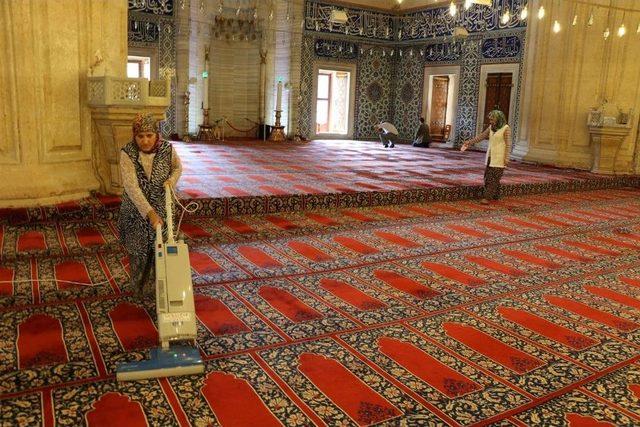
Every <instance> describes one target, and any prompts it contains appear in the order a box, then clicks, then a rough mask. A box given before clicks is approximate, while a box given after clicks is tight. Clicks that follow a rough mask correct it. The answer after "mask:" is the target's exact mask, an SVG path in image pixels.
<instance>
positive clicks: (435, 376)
mask: <svg viewBox="0 0 640 427" xmlns="http://www.w3.org/2000/svg"><path fill="white" fill-rule="evenodd" d="M378 348H379V349H380V352H381V353H382V354H384V355H386V356H387V357H389V358H391V359H392V360H393V361H395V362H396V363H397V364H399V365H400V366H402V367H403V368H405V369H406V370H407V371H409V372H411V373H412V374H413V375H414V376H416V377H417V378H419V379H421V380H422V381H424V382H425V383H427V384H429V385H430V386H431V387H433V388H435V389H436V390H438V391H439V392H440V393H442V394H444V395H445V396H447V397H448V398H449V399H455V398H456V397H460V396H464V395H466V394H469V393H474V392H476V391H479V390H482V389H483V387H482V386H481V385H480V384H478V383H476V382H475V381H472V380H470V379H469V378H467V377H465V376H464V375H462V374H460V373H459V372H457V371H455V370H453V369H451V368H450V367H448V366H447V365H445V364H444V363H442V362H440V361H439V360H438V359H436V358H434V357H432V356H430V355H429V354H427V353H426V352H424V351H423V350H422V349H420V348H418V347H416V346H415V345H413V344H411V343H408V342H405V341H400V340H398V339H395V338H389V337H386V336H383V337H381V338H380V339H379V340H378Z"/></svg>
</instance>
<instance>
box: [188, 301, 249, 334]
mask: <svg viewBox="0 0 640 427" xmlns="http://www.w3.org/2000/svg"><path fill="white" fill-rule="evenodd" d="M194 301H195V307H196V316H198V320H200V322H202V324H203V325H204V326H205V327H206V328H207V329H208V330H209V332H211V333H212V334H213V335H215V336H220V335H230V334H237V333H241V332H250V331H251V329H250V328H249V327H248V326H247V325H246V324H244V322H242V320H240V319H239V318H238V317H237V316H236V315H235V314H233V312H232V311H231V310H230V309H229V307H227V306H226V305H225V304H224V303H223V302H222V301H220V300H219V299H216V298H211V297H209V296H206V295H201V294H196V295H194Z"/></svg>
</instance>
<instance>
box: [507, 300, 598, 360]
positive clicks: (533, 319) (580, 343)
mask: <svg viewBox="0 0 640 427" xmlns="http://www.w3.org/2000/svg"><path fill="white" fill-rule="evenodd" d="M498 313H499V314H500V316H502V317H503V318H504V319H506V320H509V321H511V322H513V323H516V324H518V325H520V326H522V327H523V328H526V329H528V330H530V331H533V332H535V333H537V334H539V335H542V336H543V337H547V338H549V339H550V340H553V341H556V342H558V343H560V344H563V345H565V346H567V347H571V348H573V349H574V350H584V349H586V348H589V347H593V346H594V345H596V344H599V342H598V341H597V340H594V339H593V338H589V337H587V336H585V335H583V334H580V333H578V332H575V331H572V330H571V329H568V328H565V327H564V326H560V325H556V324H555V323H553V322H550V321H548V320H547V319H544V318H542V317H539V316H536V315H535V314H532V313H529V312H528V311H525V310H520V309H517V308H512V307H505V306H499V307H498Z"/></svg>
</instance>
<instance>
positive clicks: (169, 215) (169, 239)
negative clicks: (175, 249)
mask: <svg viewBox="0 0 640 427" xmlns="http://www.w3.org/2000/svg"><path fill="white" fill-rule="evenodd" d="M172 194H173V192H172V191H171V184H169V183H168V182H165V183H164V195H165V197H164V200H165V211H166V213H167V243H169V244H174V243H175V240H174V238H173V204H172V203H171V196H172Z"/></svg>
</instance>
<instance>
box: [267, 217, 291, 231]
mask: <svg viewBox="0 0 640 427" xmlns="http://www.w3.org/2000/svg"><path fill="white" fill-rule="evenodd" d="M264 219H265V220H267V221H269V222H270V223H272V224H273V225H275V226H276V227H278V228H281V229H283V230H293V229H296V228H298V226H297V225H296V224H294V223H293V222H291V221H289V220H288V219H286V218H282V217H281V216H277V215H267V216H265V217H264Z"/></svg>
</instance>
